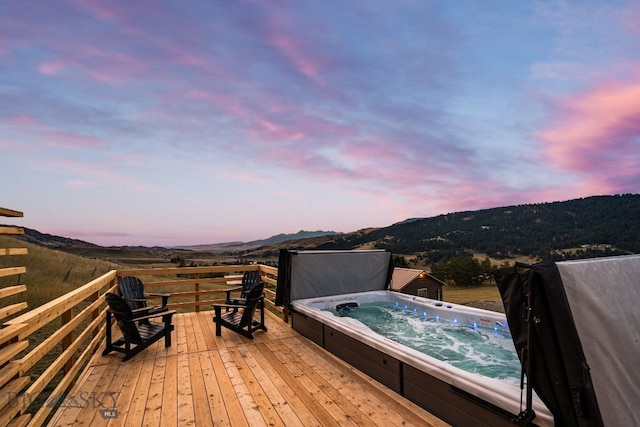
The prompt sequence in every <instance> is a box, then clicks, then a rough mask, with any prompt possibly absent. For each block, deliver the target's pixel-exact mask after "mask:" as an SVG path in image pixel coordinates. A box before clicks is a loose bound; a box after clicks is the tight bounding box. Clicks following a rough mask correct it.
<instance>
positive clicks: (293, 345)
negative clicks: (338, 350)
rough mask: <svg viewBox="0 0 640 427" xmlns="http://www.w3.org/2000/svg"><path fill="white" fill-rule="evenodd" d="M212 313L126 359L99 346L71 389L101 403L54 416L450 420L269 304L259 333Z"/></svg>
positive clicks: (306, 422)
mask: <svg viewBox="0 0 640 427" xmlns="http://www.w3.org/2000/svg"><path fill="white" fill-rule="evenodd" d="M212 316H213V312H210V311H207V312H199V313H186V314H178V315H175V316H174V321H173V323H174V325H175V331H174V333H173V341H172V346H171V347H169V348H165V347H164V341H163V340H160V341H159V342H158V343H156V344H154V345H153V346H150V347H149V348H147V349H146V350H144V351H143V352H141V353H140V354H138V355H136V356H135V357H134V358H133V359H132V360H130V361H127V362H122V354H120V353H117V352H114V353H111V354H109V355H106V356H101V354H102V350H103V348H100V349H99V350H98V351H97V352H96V355H95V356H94V357H93V358H92V359H91V361H90V363H89V365H88V366H87V368H86V369H85V371H84V372H83V374H82V375H81V376H80V378H79V380H78V381H77V383H76V385H75V386H74V388H73V389H72V390H71V392H70V393H69V397H78V396H96V397H98V398H99V399H100V402H101V403H102V404H103V406H100V405H96V404H81V405H62V406H61V407H60V408H59V409H58V410H57V412H56V413H55V414H54V416H53V417H52V419H51V421H50V423H49V425H50V426H72V425H73V426H91V427H101V426H124V425H127V426H175V425H197V426H214V425H215V426H252V427H253V426H267V425H268V426H290V425H302V426H349V425H351V426H366V425H371V426H375V425H378V426H389V425H403V426H411V425H415V426H433V427H440V426H446V425H447V424H446V423H444V422H443V421H441V420H439V419H438V418H436V417H435V416H433V415H431V414H429V413H428V412H426V411H425V410H423V409H422V408H420V407H418V406H417V405H415V404H413V403H411V402H410V401H408V400H407V399H405V398H403V397H402V396H400V395H398V394H396V393H395V392H393V391H392V390H390V389H388V388H387V387H385V386H383V385H382V384H380V383H378V382H376V381H375V380H373V379H371V378H370V377H368V376H367V375H365V374H363V373H362V372H360V371H358V370H356V369H354V368H353V367H351V366H349V365H347V364H345V363H344V362H342V361H341V360H339V359H337V358H336V357H334V356H333V355H331V354H330V353H328V352H326V351H325V350H324V349H322V348H320V347H319V346H317V345H316V344H314V343H313V342H311V341H309V340H307V339H306V338H304V337H302V336H301V335H299V334H298V333H297V332H296V331H295V330H293V329H292V328H291V327H290V326H289V325H288V324H286V323H284V322H282V321H281V320H280V319H278V318H277V317H276V316H274V315H272V314H271V313H267V314H266V319H265V320H266V323H267V327H268V329H269V330H268V331H267V332H262V331H259V332H256V333H255V334H254V335H255V339H254V340H249V339H247V338H245V337H242V336H240V335H238V334H235V333H233V332H231V331H229V330H227V329H223V331H222V336H221V337H216V336H215V325H214V324H213V321H212ZM111 396H115V407H109V406H113V404H111V405H107V404H108V403H109V402H113V401H114V400H113V398H112V397H111ZM104 409H115V410H116V411H117V418H109V417H106V418H105V417H104V415H105V414H103V413H102V412H101V410H104ZM115 413H116V412H113V413H112V415H113V414H115Z"/></svg>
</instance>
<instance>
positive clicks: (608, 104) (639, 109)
mask: <svg viewBox="0 0 640 427" xmlns="http://www.w3.org/2000/svg"><path fill="white" fill-rule="evenodd" d="M551 112H552V113H551V114H550V115H551V116H552V117H554V119H553V120H552V122H551V124H549V125H548V126H547V127H546V128H545V129H543V130H542V131H540V132H539V133H538V134H537V138H538V139H539V141H540V142H541V143H542V144H543V147H542V154H543V159H544V160H545V161H547V162H548V163H549V164H550V165H552V166H554V167H556V168H559V169H562V170H566V171H570V172H579V173H582V174H584V175H591V176H592V178H591V179H590V182H589V183H588V185H591V186H594V185H595V182H598V181H599V182H601V184H600V185H599V190H600V191H604V192H616V191H618V192H630V191H637V187H635V188H633V187H629V183H630V182H629V179H632V177H638V176H640V158H639V156H638V152H640V80H638V81H631V82H619V81H612V82H607V83H602V84H599V85H597V86H594V87H593V88H591V89H590V90H587V91H584V92H582V93H579V94H577V95H575V96H573V97H565V98H561V99H559V100H557V101H556V102H554V103H553V104H552V105H551ZM636 179H637V178H636ZM632 181H633V179H632Z"/></svg>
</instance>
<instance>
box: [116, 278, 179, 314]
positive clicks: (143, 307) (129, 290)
mask: <svg viewBox="0 0 640 427" xmlns="http://www.w3.org/2000/svg"><path fill="white" fill-rule="evenodd" d="M118 288H119V289H120V295H122V298H124V300H125V301H126V302H127V304H128V305H129V307H131V310H133V311H134V312H135V313H146V314H147V315H151V314H156V313H161V312H163V311H167V310H169V308H167V303H168V302H169V294H158V293H145V292H144V284H143V283H142V280H140V279H139V278H137V277H134V276H126V277H123V278H122V279H120V284H119V285H118ZM150 297H157V298H162V304H161V305H160V306H158V305H153V306H149V305H148V304H147V299H148V298H150Z"/></svg>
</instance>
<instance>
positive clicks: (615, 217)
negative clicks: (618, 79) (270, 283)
mask: <svg viewBox="0 0 640 427" xmlns="http://www.w3.org/2000/svg"><path fill="white" fill-rule="evenodd" d="M638 218H640V195H639V194H623V195H610V196H591V197H586V198H579V199H572V200H567V201H561V202H547V203H534V204H522V205H512V206H504V207H497V208H489V209H481V210H475V211H461V212H453V213H447V214H441V215H438V216H434V217H428V218H408V219H406V220H404V221H401V222H397V223H394V224H392V225H390V226H387V227H379V228H375V227H370V228H363V229H360V230H357V231H353V232H348V233H336V232H333V231H304V230H301V231H299V232H298V233H295V234H283V233H281V234H277V235H274V236H271V237H270V238H267V239H261V240H254V241H250V242H225V243H215V244H211V245H195V246H179V247H171V248H164V247H144V246H121V247H117V246H113V247H101V246H99V245H95V244H93V243H89V242H84V241H82V240H76V239H70V238H66V237H59V236H52V235H50V234H45V233H40V232H38V231H36V230H31V229H28V228H25V234H24V235H23V236H17V237H18V238H22V239H24V240H27V241H30V242H32V243H36V244H40V245H42V246H46V247H49V248H53V249H60V250H64V251H67V252H72V253H76V254H79V255H85V256H94V254H95V253H96V251H99V253H100V254H102V255H104V256H105V257H106V256H111V255H114V256H115V255H120V254H121V253H123V252H137V253H139V254H140V256H142V255H145V256H165V257H166V256H170V257H172V256H174V255H175V253H184V254H188V253H193V254H197V253H204V252H208V253H213V254H226V255H232V256H234V257H235V256H237V257H241V258H245V259H260V258H263V259H268V258H271V259H273V258H277V255H278V252H279V250H280V249H282V248H288V249H298V250H301V249H386V250H389V251H391V252H392V253H394V254H402V255H408V254H412V255H415V256H416V257H417V258H418V259H422V260H424V262H425V263H433V262H438V261H439V260H442V259H445V258H451V257H456V256H461V255H468V254H469V253H473V252H480V253H485V254H487V255H488V256H491V257H493V258H497V259H504V258H513V257H515V256H519V255H526V256H530V257H535V258H549V257H551V258H554V257H560V259H566V258H567V257H574V256H577V257H585V255H593V256H599V255H602V254H605V255H619V254H625V253H640V222H639V221H638ZM576 248H577V249H576ZM568 251H571V253H569V252H568ZM590 251H591V252H593V253H590ZM596 251H597V252H596ZM594 254H595V255H594ZM180 256H182V255H180Z"/></svg>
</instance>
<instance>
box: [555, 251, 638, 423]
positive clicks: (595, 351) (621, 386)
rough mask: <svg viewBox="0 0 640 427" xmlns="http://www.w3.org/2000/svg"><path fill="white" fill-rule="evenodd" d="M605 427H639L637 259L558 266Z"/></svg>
mask: <svg viewBox="0 0 640 427" xmlns="http://www.w3.org/2000/svg"><path fill="white" fill-rule="evenodd" d="M556 265H557V267H558V271H559V272H560V276H561V278H562V283H563V285H564V289H565V292H566V295H567V301H568V303H569V307H570V308H571V314H572V316H573V320H574V323H575V326H576V330H577V332H578V335H579V337H580V341H581V343H582V348H583V351H584V354H585V359H586V361H587V363H588V365H589V367H590V368H591V379H592V381H593V388H594V390H595V394H596V398H597V400H598V406H599V408H600V413H601V415H602V420H603V422H604V425H605V426H640V411H638V401H640V366H639V365H640V307H639V305H640V255H631V256H622V257H611V258H596V259H588V260H580V261H564V262H558V263H556Z"/></svg>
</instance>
